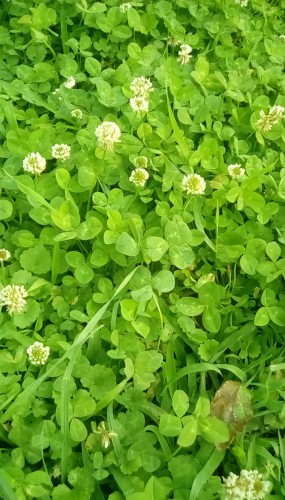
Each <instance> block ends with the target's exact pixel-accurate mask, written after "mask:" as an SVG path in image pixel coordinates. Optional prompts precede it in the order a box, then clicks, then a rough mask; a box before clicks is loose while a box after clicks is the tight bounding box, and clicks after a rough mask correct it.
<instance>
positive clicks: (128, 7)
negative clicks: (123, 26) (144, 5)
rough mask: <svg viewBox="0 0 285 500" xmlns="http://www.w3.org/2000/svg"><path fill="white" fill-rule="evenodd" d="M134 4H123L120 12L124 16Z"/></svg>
mask: <svg viewBox="0 0 285 500" xmlns="http://www.w3.org/2000/svg"><path fill="white" fill-rule="evenodd" d="M131 6H132V4H131V3H130V2H126V3H122V4H121V5H120V11H121V12H123V13H124V14H125V13H126V12H127V11H128V10H129V9H130V8H131Z"/></svg>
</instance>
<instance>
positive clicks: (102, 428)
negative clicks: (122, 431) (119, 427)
mask: <svg viewBox="0 0 285 500" xmlns="http://www.w3.org/2000/svg"><path fill="white" fill-rule="evenodd" d="M94 433H95V434H99V436H101V442H102V446H103V448H108V446H109V445H110V442H111V440H112V438H115V437H117V436H118V434H117V433H116V432H114V431H110V430H109V429H108V428H107V427H106V423H105V422H104V421H103V422H100V423H99V424H98V427H97V430H96V431H94Z"/></svg>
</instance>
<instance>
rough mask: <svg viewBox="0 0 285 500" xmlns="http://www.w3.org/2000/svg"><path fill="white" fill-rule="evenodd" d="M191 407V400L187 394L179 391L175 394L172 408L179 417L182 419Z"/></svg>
mask: <svg viewBox="0 0 285 500" xmlns="http://www.w3.org/2000/svg"><path fill="white" fill-rule="evenodd" d="M188 407H189V398H188V396H187V394H186V392H184V391H181V390H177V391H175V392H174V394H173V397H172V408H173V410H174V411H175V413H176V415H177V417H179V418H181V417H183V415H185V413H186V412H187V410H188Z"/></svg>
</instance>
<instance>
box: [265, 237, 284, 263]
mask: <svg viewBox="0 0 285 500" xmlns="http://www.w3.org/2000/svg"><path fill="white" fill-rule="evenodd" d="M265 252H266V254H267V255H268V257H269V258H270V259H271V260H272V261H273V262H276V261H277V260H278V259H279V257H280V255H281V248H280V246H279V245H278V243H276V241H270V242H269V243H267V245H266V248H265Z"/></svg>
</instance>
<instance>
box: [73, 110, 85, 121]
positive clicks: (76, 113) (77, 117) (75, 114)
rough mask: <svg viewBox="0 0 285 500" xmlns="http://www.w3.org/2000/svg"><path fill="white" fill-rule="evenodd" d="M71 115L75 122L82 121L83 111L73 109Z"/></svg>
mask: <svg viewBox="0 0 285 500" xmlns="http://www.w3.org/2000/svg"><path fill="white" fill-rule="evenodd" d="M70 115H71V116H72V118H75V120H81V119H82V116H83V113H82V111H81V109H79V108H77V109H72V110H71V111H70Z"/></svg>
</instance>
